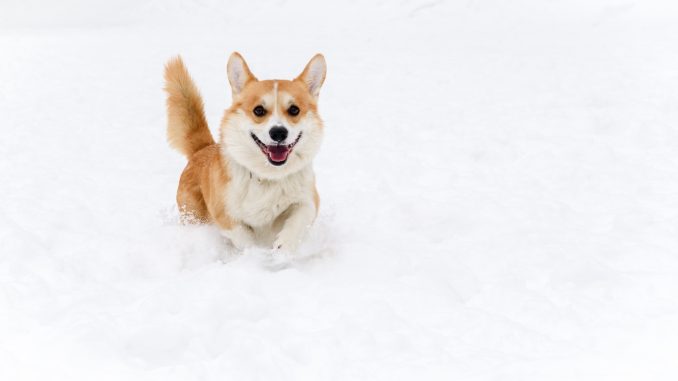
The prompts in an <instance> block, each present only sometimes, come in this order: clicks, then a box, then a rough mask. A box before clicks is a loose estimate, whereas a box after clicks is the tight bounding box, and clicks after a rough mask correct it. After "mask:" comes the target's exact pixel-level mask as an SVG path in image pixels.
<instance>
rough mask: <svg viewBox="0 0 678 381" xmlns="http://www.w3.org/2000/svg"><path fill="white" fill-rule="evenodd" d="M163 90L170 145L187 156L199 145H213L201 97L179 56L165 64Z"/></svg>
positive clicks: (196, 150)
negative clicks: (164, 92) (165, 94)
mask: <svg viewBox="0 0 678 381" xmlns="http://www.w3.org/2000/svg"><path fill="white" fill-rule="evenodd" d="M165 91H166V92H167V140H168V141H169V144H170V146H172V147H173V148H175V149H176V150H178V151H179V152H181V153H182V154H184V155H185V156H186V157H187V158H190V157H191V156H192V155H193V154H194V153H196V152H198V151H199V150H201V149H202V148H204V147H207V146H209V145H212V144H214V138H212V134H211V133H210V130H209V128H208V127H207V120H206V119H205V110H204V107H203V103H202V98H201V97H200V93H199V92H198V88H197V87H195V84H194V83H193V80H192V79H191V76H190V75H189V74H188V70H186V66H184V62H183V61H182V60H181V57H179V56H177V57H175V58H173V59H171V60H170V61H169V62H168V63H167V65H165Z"/></svg>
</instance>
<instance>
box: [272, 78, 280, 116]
mask: <svg viewBox="0 0 678 381" xmlns="http://www.w3.org/2000/svg"><path fill="white" fill-rule="evenodd" d="M273 119H274V120H275V124H280V115H278V81H273Z"/></svg>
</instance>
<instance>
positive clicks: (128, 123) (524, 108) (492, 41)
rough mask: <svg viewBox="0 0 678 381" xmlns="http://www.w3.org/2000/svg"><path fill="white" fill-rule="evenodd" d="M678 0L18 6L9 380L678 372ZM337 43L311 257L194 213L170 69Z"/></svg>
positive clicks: (5, 102) (332, 51) (214, 81)
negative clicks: (268, 246) (197, 222)
mask: <svg viewBox="0 0 678 381" xmlns="http://www.w3.org/2000/svg"><path fill="white" fill-rule="evenodd" d="M677 37H678V5H677V4H676V2H671V1H664V2H662V1H643V2H640V1H636V2H629V1H626V0H597V1H584V0H577V1H537V0H533V1H528V0H518V1H512V2H504V1H499V0H473V1H471V0H460V1H448V2H444V1H439V0H433V1H428V0H398V1H380V2H373V3H367V2H362V1H360V2H359V1H341V2H339V1H337V2H334V3H327V4H321V3H318V2H311V1H309V2H297V1H278V0H276V1H264V2H259V3H256V4H251V3H250V2H248V1H240V2H237V3H236V2H233V4H230V5H223V4H222V2H221V1H217V0H201V1H197V0H195V1H192V2H179V1H160V0H144V1H132V0H126V1H123V2H111V1H103V0H97V1H89V2H85V1H84V0H66V1H59V2H42V1H20V0H9V1H8V0H5V1H3V2H2V4H0V58H2V62H1V63H0V132H1V135H0V380H8V381H14V380H95V379H96V380H163V381H165V380H306V379H308V380H398V379H404V380H405V379H409V380H452V379H454V380H626V379H628V380H675V379H678V40H677ZM233 50H238V51H240V52H241V53H242V54H243V55H244V56H245V58H246V59H247V60H248V62H249V64H250V67H251V68H252V70H253V71H254V73H255V74H256V75H257V76H259V77H260V78H272V77H281V78H290V77H292V76H294V75H296V74H298V72H299V71H300V70H301V69H302V67H303V65H304V64H305V63H306V62H307V60H308V59H309V58H310V57H311V56H312V55H313V54H314V53H316V52H323V53H324V54H325V55H326V57H327V61H328V66H329V71H328V78H327V81H326V84H325V87H324V88H323V91H322V93H321V98H320V102H321V103H320V107H321V114H322V115H323V117H324V119H325V121H326V140H325V142H324V145H323V148H322V150H321V153H320V155H319V157H318V158H317V160H316V163H315V168H316V172H317V176H318V188H319V191H320V194H321V198H322V202H321V212H320V215H319V218H318V221H317V223H316V225H315V227H314V229H313V231H312V232H311V236H310V237H309V239H308V241H307V242H306V244H305V245H304V246H303V248H302V252H301V253H300V254H299V255H297V256H294V257H286V258H277V257H273V256H271V255H270V254H269V253H268V252H267V251H266V250H263V249H260V250H249V251H247V252H245V253H242V254H237V253H233V252H230V251H229V250H230V249H229V247H228V246H227V245H226V244H225V243H224V242H222V240H221V238H220V237H219V235H218V234H217V232H216V231H215V229H214V228H212V227H208V226H205V227H190V226H181V225H179V224H178V223H177V210H176V207H175V206H174V194H175V190H176V186H177V181H178V176H179V174H180V172H181V170H182V168H183V165H184V164H185V162H184V159H183V158H182V157H181V156H180V155H179V154H178V153H176V152H174V151H172V150H171V149H170V148H169V147H168V146H167V144H166V142H165V114H164V94H163V92H162V90H161V88H162V67H163V64H164V62H165V61H166V60H167V59H168V58H169V57H171V56H173V55H175V54H179V53H180V54H182V55H183V57H184V60H185V62H186V64H187V65H188V68H189V70H190V71H191V73H192V74H193V76H194V78H195V79H196V82H197V83H198V86H199V87H200V89H201V90H202V93H203V96H204V98H205V101H206V108H207V112H208V119H209V121H210V124H211V126H212V128H213V130H215V131H216V128H215V127H216V126H217V124H218V122H219V119H220V117H221V113H222V110H223V109H224V108H225V107H227V105H228V104H229V103H230V89H229V87H228V83H227V80H226V72H225V64H226V60H227V57H228V55H229V54H230V52H231V51H233Z"/></svg>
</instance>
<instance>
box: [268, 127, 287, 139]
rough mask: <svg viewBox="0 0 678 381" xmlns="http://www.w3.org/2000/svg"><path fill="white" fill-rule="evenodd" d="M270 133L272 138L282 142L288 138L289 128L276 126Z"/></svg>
mask: <svg viewBox="0 0 678 381" xmlns="http://www.w3.org/2000/svg"><path fill="white" fill-rule="evenodd" d="M268 134H269V135H271V139H273V140H274V141H276V142H278V143H280V142H281V141H283V140H285V139H287V128H285V127H280V126H276V127H273V128H271V129H270V130H269V131H268Z"/></svg>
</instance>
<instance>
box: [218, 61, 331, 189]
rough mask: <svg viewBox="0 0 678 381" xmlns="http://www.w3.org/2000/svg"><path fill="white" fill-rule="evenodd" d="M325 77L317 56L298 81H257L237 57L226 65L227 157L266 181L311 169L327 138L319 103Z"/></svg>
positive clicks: (223, 131)
mask: <svg viewBox="0 0 678 381" xmlns="http://www.w3.org/2000/svg"><path fill="white" fill-rule="evenodd" d="M325 72H326V65H325V59H324V58H323V56H322V55H316V56H315V57H313V58H312V59H311V61H310V62H309V63H308V65H306V68H305V69H304V71H303V72H302V73H301V75H299V76H298V77H297V78H295V79H294V80H291V81H288V80H266V81H259V80H257V79H256V77H254V75H252V73H251V72H250V70H249V68H248V67H247V64H246V63H245V61H244V60H243V58H242V57H241V56H240V54H238V53H233V55H231V58H230V59H229V62H228V79H229V81H230V83H231V88H232V90H233V104H232V105H231V108H230V109H228V110H226V113H225V115H224V118H223V120H222V123H221V136H222V141H221V142H222V145H223V149H224V151H225V153H226V155H228V156H229V157H231V158H233V159H234V160H235V161H236V162H238V163H239V164H240V165H242V166H244V167H246V168H248V169H249V170H250V171H252V172H253V173H255V174H256V175H258V176H259V177H263V178H268V179H280V178H282V177H285V176H287V175H289V174H292V173H294V172H297V171H299V170H300V169H302V168H304V167H305V166H307V165H308V164H310V163H311V160H313V157H314V156H315V155H316V153H317V152H318V149H319V148H320V142H321V140H322V135H323V125H322V120H321V119H320V116H319V115H318V108H317V102H318V94H319V92H320V87H321V86H322V83H323V81H324V80H325Z"/></svg>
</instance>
